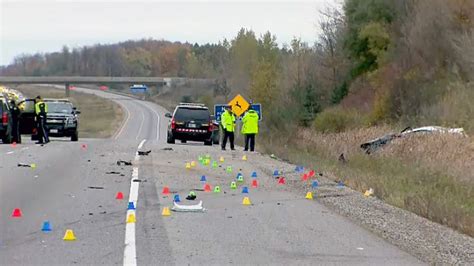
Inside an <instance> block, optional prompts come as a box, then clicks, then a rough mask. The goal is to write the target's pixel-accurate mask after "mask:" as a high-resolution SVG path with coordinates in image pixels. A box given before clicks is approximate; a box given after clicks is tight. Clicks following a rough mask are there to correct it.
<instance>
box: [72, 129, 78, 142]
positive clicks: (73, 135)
mask: <svg viewBox="0 0 474 266" xmlns="http://www.w3.org/2000/svg"><path fill="white" fill-rule="evenodd" d="M78 140H79V132H78V131H77V130H76V131H74V134H72V136H71V141H78Z"/></svg>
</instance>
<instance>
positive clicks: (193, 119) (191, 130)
mask: <svg viewBox="0 0 474 266" xmlns="http://www.w3.org/2000/svg"><path fill="white" fill-rule="evenodd" d="M165 116H166V117H168V118H171V120H170V122H169V124H168V137H167V142H168V143H175V140H177V139H178V140H181V142H182V143H186V141H188V140H190V141H204V145H212V143H213V136H214V134H213V133H214V131H215V125H214V123H213V121H212V119H211V114H210V112H209V108H207V107H206V106H205V105H204V104H198V103H180V104H179V105H178V106H176V108H175V109H174V112H173V115H171V114H170V113H167V114H166V115H165Z"/></svg>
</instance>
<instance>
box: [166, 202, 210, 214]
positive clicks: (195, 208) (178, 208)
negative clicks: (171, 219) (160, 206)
mask: <svg viewBox="0 0 474 266" xmlns="http://www.w3.org/2000/svg"><path fill="white" fill-rule="evenodd" d="M173 204H174V206H173V208H172V210H173V211H175V212H203V211H205V210H206V209H204V208H203V207H202V201H200V202H199V203H198V204H196V205H180V204H178V203H176V202H174V203H173ZM163 211H164V210H163Z"/></svg>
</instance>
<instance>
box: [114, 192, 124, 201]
mask: <svg viewBox="0 0 474 266" xmlns="http://www.w3.org/2000/svg"><path fill="white" fill-rule="evenodd" d="M115 199H118V200H123V193H122V192H117V195H116V196H115Z"/></svg>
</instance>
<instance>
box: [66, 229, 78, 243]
mask: <svg viewBox="0 0 474 266" xmlns="http://www.w3.org/2000/svg"><path fill="white" fill-rule="evenodd" d="M63 240H65V241H74V240H76V236H75V235H74V232H73V231H72V230H71V229H67V230H66V233H65V234H64V237H63Z"/></svg>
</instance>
